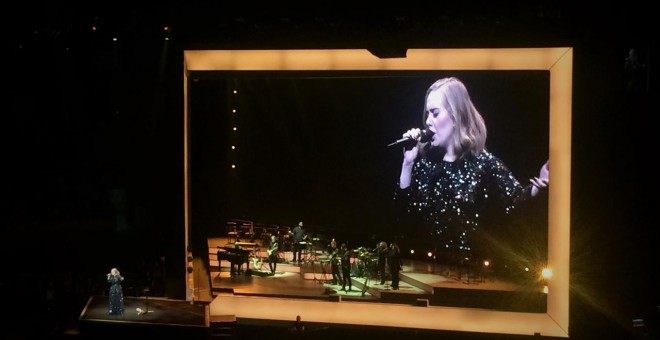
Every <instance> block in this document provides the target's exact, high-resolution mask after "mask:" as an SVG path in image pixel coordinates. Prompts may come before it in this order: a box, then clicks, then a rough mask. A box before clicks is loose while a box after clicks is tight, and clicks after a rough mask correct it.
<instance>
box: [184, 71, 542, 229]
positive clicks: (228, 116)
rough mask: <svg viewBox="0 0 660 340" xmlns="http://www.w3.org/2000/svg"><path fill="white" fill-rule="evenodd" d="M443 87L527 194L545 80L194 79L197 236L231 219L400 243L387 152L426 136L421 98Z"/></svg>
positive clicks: (466, 76)
mask: <svg viewBox="0 0 660 340" xmlns="http://www.w3.org/2000/svg"><path fill="white" fill-rule="evenodd" d="M448 76H453V77H457V78H459V79H460V80H462V81H463V82H464V83H465V85H466V87H467V89H468V91H469V92H470V95H471V98H472V101H473V103H474V104H475V106H476V107H477V109H478V110H479V111H480V113H481V114H482V115H483V117H484V119H485V121H486V126H487V128H488V139H487V148H488V150H489V151H491V152H492V153H494V154H495V155H497V156H498V157H499V158H500V159H502V160H503V161H504V163H505V164H506V165H507V166H508V167H509V168H510V169H511V170H512V172H513V173H514V175H516V177H517V178H518V180H519V181H520V182H521V183H522V184H527V183H529V181H528V179H529V178H530V177H532V176H537V175H538V172H539V169H540V167H541V165H542V164H543V163H544V162H545V161H546V160H547V158H548V129H549V127H548V115H549V113H548V112H549V110H548V105H549V73H548V72H547V71H456V72H454V71H424V72H422V71H414V72H412V71H396V72H392V71H388V72H297V73H296V72H279V73H277V72H270V73H269V72H242V73H231V72H225V73H223V72H205V73H196V74H193V77H192V80H191V86H190V123H191V125H190V127H191V129H190V141H191V144H190V148H191V149H190V150H191V154H190V175H191V217H192V220H191V229H192V233H193V235H197V236H194V237H197V238H199V240H201V239H204V238H205V237H206V236H207V235H208V234H213V233H216V232H221V231H224V226H225V222H226V220H227V219H229V218H242V219H247V220H253V221H255V222H260V223H265V224H280V225H281V224H284V225H291V226H292V225H295V224H296V223H297V222H298V221H300V220H302V221H305V225H306V226H307V227H308V228H312V229H316V230H320V231H328V230H329V231H331V232H340V231H349V232H354V233H363V234H365V235H366V234H371V235H379V234H384V235H392V234H405V233H406V231H405V226H402V225H400V220H399V219H398V218H397V216H394V209H392V200H393V194H394V191H395V188H396V185H397V182H398V178H399V173H400V170H401V162H402V149H401V147H400V146H392V147H387V144H389V143H391V142H393V141H395V140H397V139H399V138H401V135H402V133H404V132H405V131H406V130H408V129H410V128H413V127H422V126H423V125H422V111H423V108H424V99H425V94H426V90H427V89H428V87H429V86H430V85H431V84H432V83H433V82H434V81H435V80H437V79H439V78H443V77H448ZM234 91H236V92H234ZM233 110H236V112H234V111H233ZM234 127H236V130H235V131H234V130H233V128H234ZM232 146H234V147H235V149H232V148H231V147H232ZM232 164H234V165H235V166H236V168H232V167H231V166H232ZM545 213H546V214H547V210H545ZM532 219H533V220H534V221H535V222H534V223H538V222H539V221H543V222H541V223H545V221H547V218H546V216H541V218H538V217H533V218H532ZM537 227H539V226H537ZM540 228H541V229H542V230H547V225H542V226H540Z"/></svg>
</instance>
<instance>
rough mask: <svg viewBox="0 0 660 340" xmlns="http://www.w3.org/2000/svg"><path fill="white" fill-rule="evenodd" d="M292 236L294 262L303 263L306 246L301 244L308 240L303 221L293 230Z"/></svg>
mask: <svg viewBox="0 0 660 340" xmlns="http://www.w3.org/2000/svg"><path fill="white" fill-rule="evenodd" d="M291 235H292V236H293V262H294V263H295V262H302V250H303V247H304V245H303V244H301V243H300V242H303V241H305V240H306V239H307V234H306V233H305V230H304V229H303V223H302V221H300V222H298V225H297V226H296V227H295V228H293V230H292V231H291Z"/></svg>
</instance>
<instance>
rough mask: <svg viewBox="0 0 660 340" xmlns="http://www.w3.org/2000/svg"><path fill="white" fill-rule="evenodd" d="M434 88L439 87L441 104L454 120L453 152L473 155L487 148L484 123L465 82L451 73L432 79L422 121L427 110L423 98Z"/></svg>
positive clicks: (424, 119) (460, 154)
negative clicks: (451, 75) (448, 75)
mask: <svg viewBox="0 0 660 340" xmlns="http://www.w3.org/2000/svg"><path fill="white" fill-rule="evenodd" d="M433 91H441V94H442V106H443V108H444V109H445V110H447V112H448V113H449V114H450V115H451V117H452V120H453V121H454V133H453V135H452V137H451V139H452V140H451V143H452V146H453V147H454V151H455V152H456V155H457V156H458V157H459V158H462V157H463V156H464V155H466V154H472V155H474V156H476V155H478V154H480V153H481V152H483V151H484V150H485V149H486V123H485V122H484V119H483V117H482V116H481V114H480V113H479V111H477V108H476V107H474V104H472V100H470V95H469V94H468V91H467V88H465V85H464V84H463V83H462V82H461V81H460V80H458V79H457V78H454V77H449V78H442V79H439V80H437V81H436V82H435V83H433V84H432V85H431V86H430V87H429V89H428V91H426V97H425V99H424V113H423V116H422V118H423V120H422V122H426V118H427V116H428V114H429V113H428V108H427V107H426V99H428V96H429V94H430V93H431V92H433Z"/></svg>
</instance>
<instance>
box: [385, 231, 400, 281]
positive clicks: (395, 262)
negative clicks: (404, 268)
mask: <svg viewBox="0 0 660 340" xmlns="http://www.w3.org/2000/svg"><path fill="white" fill-rule="evenodd" d="M386 253H387V263H389V267H390V275H392V290H399V271H400V270H401V250H400V249H399V246H398V245H397V244H396V242H392V243H390V248H389V249H388V250H386Z"/></svg>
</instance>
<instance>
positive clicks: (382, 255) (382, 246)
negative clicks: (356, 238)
mask: <svg viewBox="0 0 660 340" xmlns="http://www.w3.org/2000/svg"><path fill="white" fill-rule="evenodd" d="M373 252H374V253H376V255H377V256H378V274H379V275H380V284H381V285H384V284H385V263H386V262H387V260H386V259H387V252H388V249H387V243H386V242H385V241H381V242H380V243H378V245H377V246H376V248H375V249H374V250H373Z"/></svg>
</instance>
